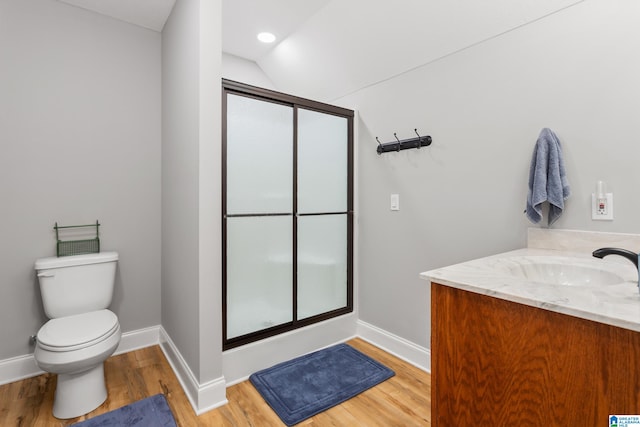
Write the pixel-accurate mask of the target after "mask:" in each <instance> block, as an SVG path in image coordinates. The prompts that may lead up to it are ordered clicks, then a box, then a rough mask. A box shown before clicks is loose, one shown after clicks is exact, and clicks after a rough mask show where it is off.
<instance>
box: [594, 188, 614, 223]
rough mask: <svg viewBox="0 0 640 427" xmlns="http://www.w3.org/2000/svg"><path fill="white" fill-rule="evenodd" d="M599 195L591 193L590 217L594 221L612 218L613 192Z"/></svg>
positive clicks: (610, 219)
mask: <svg viewBox="0 0 640 427" xmlns="http://www.w3.org/2000/svg"><path fill="white" fill-rule="evenodd" d="M601 196H604V197H597V195H596V194H595V193H594V194H591V219H592V220H594V221H601V220H602V221H612V220H613V193H604V194H602V195H601Z"/></svg>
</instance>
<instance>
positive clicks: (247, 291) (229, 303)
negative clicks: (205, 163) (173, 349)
mask: <svg viewBox="0 0 640 427" xmlns="http://www.w3.org/2000/svg"><path fill="white" fill-rule="evenodd" d="M222 86H223V121H222V122H223V177H222V181H223V201H222V205H223V224H222V229H223V245H224V246H223V282H224V283H223V301H224V307H223V328H224V330H223V339H224V343H223V347H224V349H230V348H233V347H237V346H239V345H243V344H246V343H249V342H252V341H256V340H259V339H262V338H266V337H269V336H273V335H276V334H279V333H282V332H285V331H290V330H293V329H296V328H299V327H302V326H306V325H309V324H312V323H315V322H319V321H322V320H325V319H328V318H331V317H335V316H339V315H342V314H345V313H349V312H351V311H352V310H353V278H352V276H353V271H352V270H353V268H352V266H353V111H351V110H347V109H344V108H340V107H335V106H331V105H327V104H323V103H319V102H315V101H310V100H307V99H302V98H298V97H294V96H290V95H285V94H282V93H278V92H273V91H269V90H266V89H261V88H256V87H253V86H248V85H245V84H241V83H237V82H232V81H228V80H223V85H222Z"/></svg>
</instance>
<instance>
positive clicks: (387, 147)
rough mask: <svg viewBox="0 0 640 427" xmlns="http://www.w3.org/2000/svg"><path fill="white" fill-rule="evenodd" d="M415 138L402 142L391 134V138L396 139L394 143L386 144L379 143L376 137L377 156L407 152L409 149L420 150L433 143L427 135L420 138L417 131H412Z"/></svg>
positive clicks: (394, 134)
mask: <svg viewBox="0 0 640 427" xmlns="http://www.w3.org/2000/svg"><path fill="white" fill-rule="evenodd" d="M413 131H414V132H415V133H416V135H418V137H417V138H410V139H403V140H402V141H401V140H399V139H398V135H396V133H395V132H394V133H393V136H394V137H395V138H396V142H386V143H384V144H383V143H381V142H380V140H379V139H378V137H377V136H376V141H378V149H377V151H378V154H382V153H388V152H390V151H400V150H408V149H409V148H418V149H419V148H420V147H428V146H430V145H431V142H432V141H433V140H432V139H431V137H430V136H429V135H426V136H420V134H419V133H418V129H414V130H413Z"/></svg>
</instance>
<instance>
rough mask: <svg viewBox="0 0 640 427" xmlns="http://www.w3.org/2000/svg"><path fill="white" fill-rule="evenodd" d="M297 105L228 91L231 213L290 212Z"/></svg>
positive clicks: (229, 198) (228, 172)
mask: <svg viewBox="0 0 640 427" xmlns="http://www.w3.org/2000/svg"><path fill="white" fill-rule="evenodd" d="M292 164H293V108H292V107H290V106H287V105H282V104H277V103H273V102H265V101H261V100H259V99H255V98H248V97H246V96H238V95H233V94H228V95H227V214H253V213H285V212H287V213H290V212H291V210H292V208H291V206H292V204H293V202H292V200H293V199H292V193H293V190H292V189H293V185H292V182H293V170H292Z"/></svg>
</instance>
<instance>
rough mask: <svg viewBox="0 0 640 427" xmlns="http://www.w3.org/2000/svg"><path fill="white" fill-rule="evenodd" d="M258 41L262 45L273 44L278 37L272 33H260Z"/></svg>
mask: <svg viewBox="0 0 640 427" xmlns="http://www.w3.org/2000/svg"><path fill="white" fill-rule="evenodd" d="M258 40H260V41H261V42H262V43H273V42H274V41H276V36H274V35H273V34H271V33H260V34H258Z"/></svg>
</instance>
